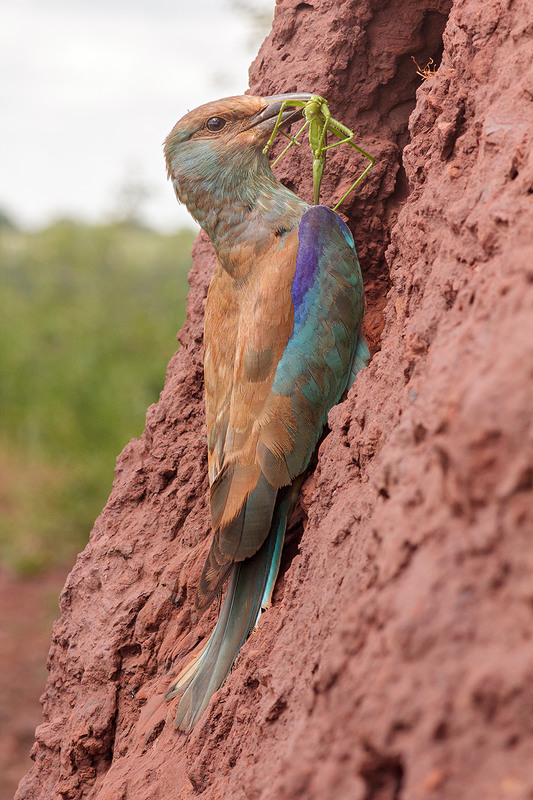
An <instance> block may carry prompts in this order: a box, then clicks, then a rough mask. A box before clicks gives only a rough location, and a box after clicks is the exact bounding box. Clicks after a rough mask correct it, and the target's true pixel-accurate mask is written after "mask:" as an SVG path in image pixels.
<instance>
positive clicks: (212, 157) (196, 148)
mask: <svg viewBox="0 0 533 800" xmlns="http://www.w3.org/2000/svg"><path fill="white" fill-rule="evenodd" d="M310 97H311V95H308V94H282V95H274V96H272V97H254V96H251V95H250V96H247V95H243V96H237V97H226V98H224V99H222V100H216V101H214V102H211V103H206V104H205V105H203V106H199V108H196V109H194V111H190V112H189V113H188V114H186V115H185V116H184V117H182V118H181V119H180V121H179V122H178V123H177V124H176V125H175V126H174V128H173V129H172V131H171V132H170V134H169V136H168V137H167V139H166V141H165V146H164V147H165V159H166V163H167V170H168V175H169V178H170V179H171V180H172V182H173V184H174V188H175V191H176V194H177V196H178V199H179V200H181V201H182V202H184V203H185V204H186V205H187V206H188V208H189V210H190V211H191V212H192V213H193V214H194V212H195V209H196V208H197V207H198V205H199V204H200V203H201V201H202V199H203V198H205V199H207V198H208V199H209V200H210V201H211V202H216V201H217V199H218V198H222V197H224V198H225V200H226V202H227V201H231V200H232V199H237V198H238V199H239V200H241V201H242V202H246V192H247V191H253V189H254V185H256V184H257V183H258V182H261V181H262V180H263V179H264V175H265V172H270V166H269V163H268V159H267V157H266V155H264V154H263V148H264V146H265V144H266V142H267V141H268V139H269V137H270V135H271V133H272V131H273V130H274V126H275V124H276V120H277V118H278V116H279V113H280V111H281V108H282V104H283V101H284V100H288V99H301V100H307V99H309V98H310ZM301 113H302V112H301V109H300V108H295V107H294V106H289V107H287V108H286V109H285V110H284V111H283V114H282V117H281V121H282V123H283V124H284V126H286V125H287V124H288V123H290V122H292V121H294V120H296V119H300V118H301Z"/></svg>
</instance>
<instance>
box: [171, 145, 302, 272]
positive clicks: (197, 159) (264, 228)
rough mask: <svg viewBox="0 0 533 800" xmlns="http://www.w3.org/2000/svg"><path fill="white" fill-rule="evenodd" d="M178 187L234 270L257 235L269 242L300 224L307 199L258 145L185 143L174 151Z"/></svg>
mask: <svg viewBox="0 0 533 800" xmlns="http://www.w3.org/2000/svg"><path fill="white" fill-rule="evenodd" d="M168 165H169V175H170V177H171V179H172V183H173V185H174V190H175V192H176V195H177V197H178V200H180V201H181V202H182V203H184V204H185V205H186V206H187V208H188V210H189V212H190V213H191V214H192V216H193V217H194V218H195V219H196V220H197V222H198V223H199V224H200V225H201V226H202V228H203V229H204V230H205V232H206V233H207V235H208V236H209V238H210V239H211V241H212V243H213V246H214V248H215V251H216V253H217V256H218V258H219V260H220V262H221V264H222V266H223V267H224V268H225V269H227V271H228V272H230V273H233V272H234V268H233V266H232V264H233V262H234V261H235V258H234V255H235V253H236V251H237V249H238V248H242V245H243V244H244V243H245V241H247V240H250V239H253V240H254V242H255V245H256V247H255V250H256V252H259V251H260V250H261V243H262V242H263V241H264V243H265V247H266V246H267V244H268V245H269V246H270V244H271V242H272V235H273V234H278V235H279V231H282V232H283V231H288V230H291V229H292V228H294V227H296V226H297V225H298V224H299V221H300V219H301V217H302V214H304V212H305V211H306V209H307V208H308V206H307V203H305V202H304V201H303V200H301V199H300V198H299V197H298V196H297V195H295V194H294V193H293V192H291V191H290V190H289V189H287V188H286V187H285V186H283V184H281V183H280V182H279V181H278V180H277V178H276V177H275V176H274V174H273V172H272V170H271V169H270V164H269V162H268V158H267V156H266V155H264V154H263V153H262V152H261V150H258V149H256V148H253V149H251V148H250V149H247V148H241V149H237V148H235V149H228V148H227V147H226V148H224V149H222V148H217V147H213V146H211V147H205V146H201V145H199V143H197V142H195V141H190V142H183V143H182V144H181V145H180V146H179V149H177V152H176V153H175V154H172V153H169V157H168Z"/></svg>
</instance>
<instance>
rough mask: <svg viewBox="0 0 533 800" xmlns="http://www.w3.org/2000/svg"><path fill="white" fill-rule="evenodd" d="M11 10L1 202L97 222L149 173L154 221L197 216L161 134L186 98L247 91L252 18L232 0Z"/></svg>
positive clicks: (54, 1) (77, 1)
mask: <svg viewBox="0 0 533 800" xmlns="http://www.w3.org/2000/svg"><path fill="white" fill-rule="evenodd" d="M255 2H256V3H257V5H258V6H259V7H261V6H262V7H264V6H265V2H264V0H263V1H262V2H259V0H255ZM267 5H268V2H267ZM271 5H272V6H273V0H271ZM3 9H4V10H3V11H2V13H1V15H0V208H1V209H2V210H4V211H5V212H7V213H8V215H10V216H12V217H13V218H14V220H15V222H17V223H19V224H22V225H25V226H32V227H33V226H39V225H43V224H46V223H47V222H48V221H50V220H51V219H53V218H56V217H58V216H70V217H76V218H84V219H89V220H92V221H99V220H102V219H105V218H106V216H107V215H109V214H112V213H113V211H116V209H117V203H118V197H119V195H120V189H121V187H124V185H125V184H126V183H127V182H128V181H134V182H135V181H140V182H141V183H142V184H145V185H146V187H147V189H149V192H150V195H149V199H148V201H147V203H146V205H145V207H144V210H145V213H144V215H143V216H144V218H145V220H146V221H147V222H148V223H149V224H151V225H154V226H155V227H158V228H160V229H167V230H170V229H173V228H175V227H177V226H179V225H181V224H183V223H187V222H188V221H190V224H191V225H192V224H193V222H192V219H191V218H190V217H189V215H188V214H187V212H186V211H185V209H184V208H182V207H180V206H179V205H178V203H177V201H176V199H175V197H174V193H173V191H172V188H171V186H170V184H169V183H168V182H167V180H166V175H165V168H164V162H163V157H162V142H163V139H164V138H165V136H166V135H167V134H168V133H169V131H170V130H171V128H172V126H173V125H174V123H175V122H177V120H178V119H179V118H180V117H181V116H182V115H183V114H184V113H185V112H186V111H187V110H188V109H191V108H195V107H196V106H198V105H200V104H201V103H205V102H207V101H208V100H214V99H216V98H217V97H224V96H226V95H231V94H241V93H243V92H244V91H245V89H246V88H247V86H248V66H249V64H250V63H251V61H252V59H253V57H254V54H255V53H254V52H253V51H251V50H250V48H249V46H248V45H249V43H248V38H249V28H250V24H249V21H248V18H247V17H246V16H245V15H244V14H243V13H242V12H239V11H237V10H235V8H233V7H232V5H231V0H9V6H7V5H6V4H4V6H3Z"/></svg>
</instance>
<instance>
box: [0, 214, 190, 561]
mask: <svg viewBox="0 0 533 800" xmlns="http://www.w3.org/2000/svg"><path fill="white" fill-rule="evenodd" d="M194 236H195V234H194V232H193V231H191V230H183V231H179V232H178V233H175V234H172V235H164V234H161V233H157V232H155V231H152V230H149V229H146V228H142V227H139V226H135V225H134V224H132V222H131V221H130V222H129V223H128V224H124V223H121V224H113V225H100V226H91V225H86V224H81V223H76V222H72V221H69V220H62V221H59V222H56V223H55V224H53V225H50V226H49V227H48V228H45V229H43V230H41V231H37V232H34V233H28V232H24V231H21V230H17V229H14V228H11V227H9V226H4V227H2V228H0V318H1V319H2V328H1V331H2V332H1V335H0V387H1V390H0V559H1V561H2V562H3V563H4V564H7V565H8V566H10V567H11V568H13V569H15V570H18V571H22V572H29V571H32V570H35V569H39V568H41V567H43V566H47V565H49V564H51V563H58V562H62V561H63V562H64V561H68V560H70V559H71V558H72V557H73V555H74V554H75V552H76V551H77V550H78V549H79V548H80V547H83V545H84V543H85V541H86V539H87V536H88V533H89V531H90V529H91V527H92V523H93V521H94V519H95V517H96V516H97V514H98V513H99V511H100V509H101V508H102V506H103V504H104V503H105V500H106V497H107V495H108V494H109V491H110V488H111V483H112V476H113V466H114V463H115V458H116V456H117V454H118V453H119V452H120V450H121V449H122V448H123V447H124V445H125V444H126V443H127V442H128V440H129V439H130V438H131V437H132V436H135V435H138V434H139V433H140V432H141V431H142V428H143V423H144V416H145V413H146V408H147V406H148V405H150V403H153V402H154V401H156V400H157V397H158V393H159V391H160V390H161V388H162V386H163V382H164V377H165V367H166V364H167V362H168V360H169V358H170V357H171V355H172V354H173V352H174V351H175V349H176V346H177V345H176V340H175V335H176V332H177V330H178V328H179V327H180V325H181V323H182V322H183V319H184V316H185V300H186V294H187V288H188V285H187V273H188V270H189V268H190V264H191V259H190V250H191V245H192V241H193V239H194Z"/></svg>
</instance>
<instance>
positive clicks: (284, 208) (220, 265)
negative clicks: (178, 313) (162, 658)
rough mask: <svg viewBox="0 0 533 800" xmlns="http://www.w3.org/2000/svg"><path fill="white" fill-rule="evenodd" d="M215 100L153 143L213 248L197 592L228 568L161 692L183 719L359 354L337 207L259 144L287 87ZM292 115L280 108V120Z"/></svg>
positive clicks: (202, 704) (358, 297)
mask: <svg viewBox="0 0 533 800" xmlns="http://www.w3.org/2000/svg"><path fill="white" fill-rule="evenodd" d="M310 97H311V95H302V94H288V95H275V96H272V97H253V96H243V97H228V98H225V99H223V100H219V101H216V102H212V103H207V104H206V105H203V106H200V107H199V108H197V109H195V110H194V111H191V112H190V113H188V114H186V115H185V116H184V117H183V118H182V119H181V120H180V121H179V122H178V123H177V124H176V126H175V127H174V129H173V130H172V132H171V133H170V135H169V136H168V137H167V139H166V141H165V157H166V163H167V168H168V174H169V177H170V179H171V180H172V183H173V185H174V189H175V192H176V195H177V197H178V200H180V201H181V202H183V203H185V205H186V206H187V208H188V210H189V211H190V213H191V214H192V216H193V217H194V218H195V219H196V220H197V221H198V222H199V223H200V225H201V226H202V228H203V229H204V231H205V232H206V233H207V235H208V236H209V238H210V239H211V242H212V243H213V247H214V249H215V252H216V255H217V264H216V268H215V271H214V274H213V278H212V281H211V285H210V287H209V292H208V295H207V303H206V309H205V332H204V377H205V402H206V416H207V439H208V465H209V483H210V507H211V517H212V526H213V539H212V543H211V548H210V550H209V553H208V555H207V559H206V562H205V566H204V569H203V573H202V576H201V580H200V585H199V587H198V592H197V599H196V604H197V607H198V609H199V610H202V609H205V608H207V606H208V605H209V604H210V603H211V602H212V600H213V599H214V598H215V597H216V596H217V595H219V594H220V593H221V591H222V588H223V586H224V583H225V581H226V579H227V578H229V584H228V587H227V591H226V595H225V598H224V602H223V604H222V607H221V610H220V614H219V619H218V622H217V624H216V626H215V628H214V631H213V633H212V634H211V636H210V638H209V639H208V641H207V643H206V644H205V646H204V647H203V649H202V650H201V652H200V653H199V654H198V655H197V656H196V657H195V658H194V659H193V661H192V663H190V664H189V665H188V666H186V667H185V669H184V670H183V671H182V672H181V673H180V675H179V676H178V678H177V680H176V682H175V683H174V684H173V686H171V688H170V689H169V691H168V692H167V698H168V699H172V698H180V700H179V704H178V706H177V711H176V727H177V728H180V729H182V730H190V729H191V728H192V727H193V726H194V724H195V723H196V722H197V720H198V718H199V717H200V715H201V714H202V712H203V711H204V710H205V708H206V707H207V705H208V703H209V700H210V698H211V696H212V694H213V693H214V692H215V691H216V690H217V689H218V688H219V687H220V686H221V684H222V683H223V681H224V679H225V678H226V676H227V675H228V673H229V671H230V670H231V667H232V665H233V662H234V661H235V658H236V657H237V654H238V652H239V650H240V648H241V646H242V644H243V643H244V642H245V640H246V638H247V637H248V635H249V634H250V633H251V631H252V630H253V629H254V628H255V626H256V624H257V622H258V618H259V616H260V614H261V610H262V609H264V608H267V607H268V606H269V605H270V600H271V596H272V591H273V587H274V583H275V580H276V577H277V573H278V569H279V564H280V558H281V550H282V547H283V541H284V537H285V529H286V527H287V521H288V519H289V518H290V515H291V512H292V509H293V507H294V505H295V503H296V500H297V497H298V492H299V489H300V486H301V484H302V482H303V478H304V475H305V470H306V468H307V467H308V465H309V461H310V459H311V456H312V454H313V451H314V450H315V447H316V445H317V442H318V440H319V438H320V435H321V433H322V430H323V428H324V425H325V423H326V420H327V415H328V411H329V410H330V408H331V407H332V406H333V405H335V403H337V402H338V401H339V400H340V398H341V396H342V394H343V392H344V391H345V390H346V389H347V387H349V386H350V385H351V383H352V381H353V379H354V378H355V375H356V374H357V372H358V371H359V370H360V369H361V368H362V367H363V366H365V363H366V361H367V359H368V357H369V353H368V348H367V346H366V343H365V341H364V338H363V337H362V335H361V333H360V327H361V320H362V317H363V313H364V292H363V281H362V277H361V270H360V267H359V261H358V259H357V254H356V251H355V247H354V240H353V237H352V234H351V233H350V231H349V229H348V227H347V226H346V225H345V223H344V222H343V220H342V219H341V217H340V216H339V215H338V214H336V213H335V212H334V211H331V209H329V208H327V207H326V206H322V205H314V206H309V205H308V204H307V203H305V202H304V201H303V200H301V199H300V198H299V197H297V195H295V194H294V193H293V192H291V191H289V189H287V188H286V187H285V186H283V185H282V184H281V183H280V182H279V181H278V180H277V179H276V177H275V176H274V174H273V172H272V170H271V169H270V165H269V161H268V158H267V156H266V155H265V154H264V153H263V148H264V146H265V144H266V142H267V140H268V138H269V136H270V134H271V132H272V131H273V129H274V125H275V123H276V118H277V116H278V113H279V112H280V110H281V104H282V102H283V100H285V99H291V98H292V99H295V98H298V99H308V98H310ZM296 118H300V119H301V109H295V108H294V107H292V108H288V109H287V110H286V111H285V112H284V113H283V122H284V124H289V123H290V122H292V121H293V120H295V119H296Z"/></svg>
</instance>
